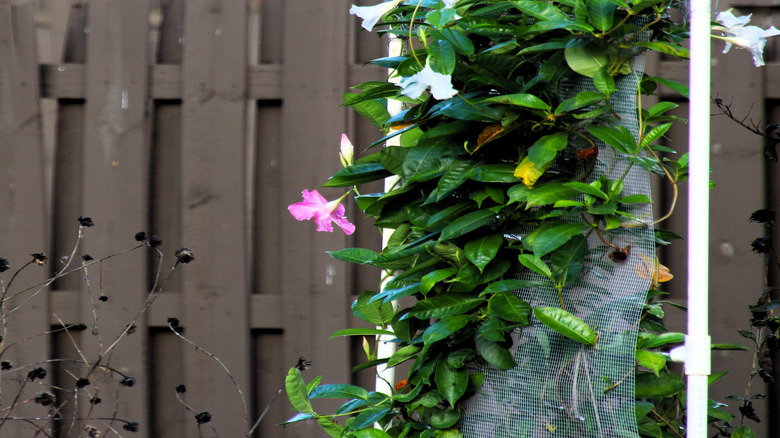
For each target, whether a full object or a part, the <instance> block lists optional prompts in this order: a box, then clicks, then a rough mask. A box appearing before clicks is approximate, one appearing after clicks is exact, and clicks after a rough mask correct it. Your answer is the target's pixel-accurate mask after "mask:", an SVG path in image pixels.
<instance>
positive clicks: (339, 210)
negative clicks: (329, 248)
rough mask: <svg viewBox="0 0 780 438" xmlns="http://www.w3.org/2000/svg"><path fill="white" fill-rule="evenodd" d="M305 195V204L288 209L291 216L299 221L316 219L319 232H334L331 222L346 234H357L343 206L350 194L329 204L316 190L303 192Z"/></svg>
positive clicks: (293, 205)
mask: <svg viewBox="0 0 780 438" xmlns="http://www.w3.org/2000/svg"><path fill="white" fill-rule="evenodd" d="M301 194H302V195H303V202H298V203H295V204H292V205H290V206H289V207H287V209H288V210H290V214H292V215H293V217H294V218H295V219H298V220H299V221H303V220H309V219H311V218H314V222H315V223H316V224H317V231H327V232H329V233H332V232H333V226H332V225H331V222H335V223H336V225H338V226H339V227H341V229H342V230H344V233H345V234H347V235H350V234H352V233H354V232H355V225H354V224H351V223H350V222H349V221H348V220H347V218H346V217H344V206H343V205H341V201H342V200H344V198H346V197H347V194H348V193H345V194H344V196H342V197H341V198H339V199H336V200H335V201H330V202H328V200H327V199H325V198H323V197H322V195H320V194H319V193H318V192H317V191H316V190H312V191H311V192H309V191H308V190H304V191H303V192H301Z"/></svg>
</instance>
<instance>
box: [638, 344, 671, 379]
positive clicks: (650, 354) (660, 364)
mask: <svg viewBox="0 0 780 438" xmlns="http://www.w3.org/2000/svg"><path fill="white" fill-rule="evenodd" d="M636 361H637V362H639V365H642V366H643V367H645V368H647V369H649V370H650V371H652V372H653V373H655V375H656V376H657V375H658V372H659V371H661V370H662V369H663V368H664V367H665V366H666V356H664V355H663V354H661V353H658V352H656V351H647V350H638V351H637V352H636Z"/></svg>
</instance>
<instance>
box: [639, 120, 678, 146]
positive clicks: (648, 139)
mask: <svg viewBox="0 0 780 438" xmlns="http://www.w3.org/2000/svg"><path fill="white" fill-rule="evenodd" d="M671 127H672V124H671V123H664V124H663V125H658V126H654V127H653V129H651V130H650V131H648V132H647V133H645V136H644V138H642V144H641V146H642V147H643V148H644V147H647V146H649V145H650V144H652V143H654V142H655V141H656V140H658V139H659V138H661V137H663V136H664V134H666V131H668V130H669V128H671Z"/></svg>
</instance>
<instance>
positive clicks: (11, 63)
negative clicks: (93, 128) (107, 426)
mask: <svg viewBox="0 0 780 438" xmlns="http://www.w3.org/2000/svg"><path fill="white" fill-rule="evenodd" d="M34 32H35V30H34V17H33V9H32V5H31V4H18V5H17V4H14V5H12V4H9V2H2V3H0V59H1V60H2V62H0V207H1V208H3V210H4V211H3V213H2V215H0V227H1V228H0V250H2V254H0V257H3V258H5V259H7V260H8V261H9V263H10V264H11V269H12V270H9V271H7V272H6V273H5V274H3V278H4V281H5V282H6V283H4V286H3V287H4V288H5V287H6V286H7V281H8V279H9V276H10V275H11V274H12V273H13V272H14V271H16V270H17V269H19V268H21V267H22V266H23V265H24V264H25V263H27V262H28V261H29V260H30V257H29V254H30V253H31V252H44V251H45V249H46V246H45V245H46V243H45V242H46V238H47V223H46V218H45V212H46V208H45V191H44V175H43V139H42V135H41V113H40V103H39V96H38V64H37V59H36V50H35V49H36V46H35V33H34ZM18 236H24V237H23V238H21V239H20V238H18ZM45 276H46V269H45V268H41V267H39V266H35V265H31V266H28V267H27V269H26V270H25V272H24V273H23V274H22V275H19V276H18V277H17V278H16V281H15V284H14V285H12V286H13V287H12V288H11V289H10V293H11V294H13V292H14V291H17V290H19V289H21V288H20V287H19V286H22V287H24V286H29V285H31V284H35V283H37V282H39V281H41V280H42V279H44V278H45ZM5 296H6V295H4V297H5ZM28 299H29V301H27V300H28ZM46 304H47V302H46V295H45V293H41V294H37V295H36V294H34V293H33V291H30V292H28V293H26V294H24V295H21V296H20V297H19V298H17V299H13V300H10V301H9V302H7V303H5V306H4V307H3V315H2V317H3V321H2V323H3V325H2V331H1V332H0V334H2V339H3V340H2V341H1V342H0V347H2V348H6V347H8V346H10V345H12V344H11V343H12V342H13V341H14V340H16V339H25V338H28V337H31V336H34V335H38V334H41V333H43V332H44V331H46V330H47V328H48V315H47V307H46ZM19 305H23V307H21V309H20V310H19V311H16V312H14V313H13V314H10V315H9V314H8V313H7V312H8V311H10V310H12V309H13V308H14V307H15V306H19ZM6 324H7V326H6ZM48 355H49V349H48V346H47V344H46V340H45V338H43V337H38V338H33V339H31V340H29V341H28V342H26V343H25V345H24V346H17V347H15V348H12V349H11V350H9V351H5V350H4V351H3V355H2V359H3V360H4V361H9V362H10V363H12V364H13V365H14V366H15V367H16V368H15V370H12V371H6V372H4V373H3V374H4V375H3V376H2V377H3V380H2V382H1V383H0V384H2V387H1V388H0V389H2V395H3V401H6V403H7V400H12V399H13V397H14V396H15V395H17V393H19V392H20V391H21V394H20V395H21V399H22V400H24V399H26V398H29V397H32V396H33V395H34V394H35V392H36V391H38V388H36V387H35V386H36V385H28V386H27V387H25V385H22V386H21V388H24V390H23V391H22V389H21V388H20V387H19V386H18V384H17V382H19V380H15V379H21V380H24V377H25V376H26V375H27V372H28V371H29V370H30V369H31V365H30V364H34V365H33V366H41V365H42V362H41V361H43V360H45V359H46V358H47V357H48ZM47 368H48V367H47ZM4 404H5V403H4ZM38 412H39V410H38V409H36V406H22V407H18V408H15V409H14V410H13V411H10V412H9V413H8V414H9V416H10V417H25V416H34V415H36V414H37V413H38ZM30 430H31V428H30V425H28V424H26V423H24V422H21V421H20V422H9V423H6V424H5V425H4V432H3V433H4V434H6V433H7V434H8V435H9V436H11V435H16V436H21V435H22V431H25V432H24V433H29V431H30Z"/></svg>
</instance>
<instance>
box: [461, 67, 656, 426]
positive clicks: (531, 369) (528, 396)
mask: <svg viewBox="0 0 780 438" xmlns="http://www.w3.org/2000/svg"><path fill="white" fill-rule="evenodd" d="M632 68H633V73H632V74H630V75H627V76H625V77H623V78H621V79H619V80H617V81H616V83H617V85H618V92H616V93H615V94H614V95H613V97H612V100H611V102H612V105H613V108H614V109H615V110H616V112H617V113H618V114H619V116H620V119H621V122H620V124H621V125H622V126H624V127H626V128H627V129H629V130H631V131H632V133H634V136H635V137H636V135H637V131H638V121H637V115H636V112H637V87H638V83H639V80H640V79H641V77H642V72H643V70H644V61H643V59H642V58H641V57H639V58H636V59H635V60H634V61H633V66H632ZM589 83H590V84H589ZM592 87H593V86H592V81H590V80H583V81H579V82H571V83H568V84H567V86H566V92H565V94H566V95H567V97H568V96H573V95H575V94H576V93H577V92H579V91H583V90H591V89H592V90H593V91H595V89H593V88H592ZM629 167H630V166H629V161H628V160H627V159H626V158H625V157H619V156H617V155H616V154H615V152H614V149H612V148H611V147H605V146H604V145H603V144H601V145H599V155H598V160H597V163H596V167H595V168H594V170H593V172H591V176H590V178H589V180H593V179H595V178H598V176H599V175H606V176H607V177H608V178H610V179H613V180H616V179H619V178H620V177H621V176H622V175H623V174H624V173H625V172H627V175H626V177H625V179H624V182H625V188H624V191H623V194H624V196H625V195H632V194H644V195H646V196H647V197H648V198H650V181H649V176H648V174H647V172H646V171H645V170H644V169H641V168H638V167H639V166H636V167H632V168H630V169H629ZM632 213H633V214H634V215H635V216H636V217H638V218H641V219H642V221H643V222H645V223H647V224H652V222H653V220H652V209H651V206H650V205H648V204H637V207H636V209H635V210H634V211H632ZM572 220H577V218H572ZM528 231H530V230H518V232H517V233H516V234H512V235H511V236H510V237H511V238H516V239H522V238H523V236H524V234H527V232H528ZM610 240H611V242H612V243H613V244H615V245H617V246H619V247H621V248H625V247H627V246H630V254H629V256H628V258H627V259H626V260H624V261H620V262H616V261H614V260H612V259H611V258H610V257H609V253H610V252H611V251H612V249H611V248H609V247H608V246H606V245H604V243H602V242H601V241H600V240H599V239H598V237H597V236H595V235H594V236H591V237H590V238H589V247H590V250H589V253H588V256H587V257H586V263H585V269H584V270H583V273H582V275H581V276H580V278H579V279H578V280H577V281H576V282H575V283H574V284H572V285H571V286H567V287H566V288H565V289H564V303H565V306H566V309H567V310H568V311H570V312H571V313H574V314H575V315H576V316H578V317H579V318H581V319H582V320H584V321H585V322H586V323H587V324H588V325H589V326H590V327H593V328H595V329H596V330H597V332H598V334H599V338H598V342H597V346H596V347H592V346H586V345H583V344H580V343H578V342H575V341H572V340H570V339H567V338H565V337H563V336H561V335H559V334H558V333H556V332H554V331H552V330H550V329H549V328H547V327H546V326H544V325H543V324H541V323H538V321H536V320H532V322H534V323H535V324H533V325H532V326H530V327H526V328H523V329H522V330H518V331H516V332H515V333H514V335H513V337H514V346H513V347H512V353H513V355H514V358H515V361H516V362H517V364H518V365H517V366H516V367H514V368H512V369H509V370H497V369H495V368H492V367H489V366H485V367H483V368H481V369H479V370H477V371H479V372H482V373H484V375H485V382H484V385H483V386H482V388H481V389H480V390H479V391H478V392H477V394H476V395H474V396H473V397H471V398H470V399H469V400H467V401H466V402H465V403H464V404H463V406H462V407H463V412H462V416H461V422H460V424H459V427H460V431H461V432H462V433H463V435H464V436H465V437H468V438H476V437H479V438H539V437H576V438H589V437H592V438H612V437H637V436H638V433H637V425H636V416H635V415H636V414H635V408H634V360H635V349H636V339H637V326H638V323H639V316H640V312H641V310H642V307H643V305H644V302H645V298H646V293H647V290H648V287H649V283H650V277H651V275H648V273H650V272H652V269H653V261H654V260H655V246H654V237H653V230H652V229H651V228H650V227H647V228H627V229H621V230H620V231H618V232H610ZM534 275H535V274H534ZM527 278H529V279H532V278H534V277H533V275H530V274H529V275H528V277H527ZM538 279H541V277H539V278H538ZM516 293H517V295H518V296H519V297H520V298H522V299H524V300H525V301H527V302H528V303H529V304H531V306H535V307H536V306H554V307H560V301H559V298H558V292H557V291H556V290H555V288H553V287H552V286H550V287H541V288H534V289H526V290H519V291H517V292H516Z"/></svg>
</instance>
